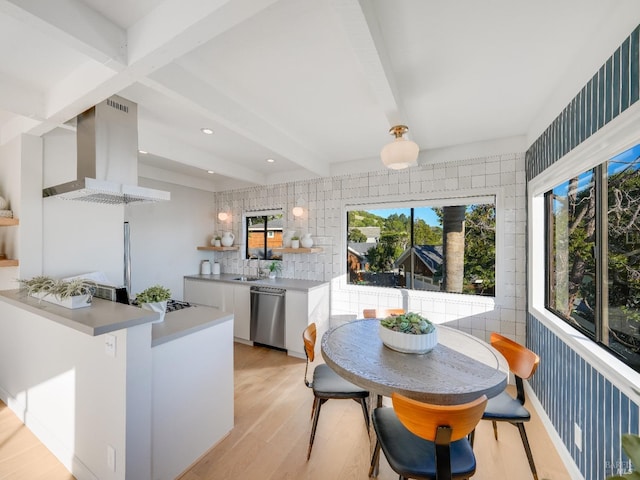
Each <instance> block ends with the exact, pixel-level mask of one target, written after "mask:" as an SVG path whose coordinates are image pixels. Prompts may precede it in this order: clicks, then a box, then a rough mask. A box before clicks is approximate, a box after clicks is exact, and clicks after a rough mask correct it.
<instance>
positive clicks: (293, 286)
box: [184, 273, 327, 292]
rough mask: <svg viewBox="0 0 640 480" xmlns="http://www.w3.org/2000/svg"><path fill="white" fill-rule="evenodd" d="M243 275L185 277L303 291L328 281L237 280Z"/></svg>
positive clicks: (289, 279) (186, 276)
mask: <svg viewBox="0 0 640 480" xmlns="http://www.w3.org/2000/svg"><path fill="white" fill-rule="evenodd" d="M242 276H243V275H242V274H240V273H221V274H219V275H213V274H211V275H202V274H199V273H198V274H194V275H185V277H184V278H188V279H190V280H205V281H210V282H224V283H234V284H236V285H249V286H254V285H256V286H264V287H275V288H284V289H286V290H300V291H303V292H308V291H310V290H313V289H314V288H318V287H321V286H323V285H326V284H327V282H316V281H313V280H297V279H295V278H280V277H278V278H273V279H272V278H261V279H260V280H254V281H251V282H248V281H241V280H237V279H238V278H240V277H242Z"/></svg>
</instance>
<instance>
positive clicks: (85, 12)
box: [0, 0, 127, 70]
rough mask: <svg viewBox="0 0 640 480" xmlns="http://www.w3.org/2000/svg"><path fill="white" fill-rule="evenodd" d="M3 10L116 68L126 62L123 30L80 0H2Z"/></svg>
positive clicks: (125, 44) (0, 2)
mask: <svg viewBox="0 0 640 480" xmlns="http://www.w3.org/2000/svg"><path fill="white" fill-rule="evenodd" d="M0 12H3V13H6V14H8V15H11V16H12V17H14V18H15V19H17V20H19V21H20V22H22V23H24V24H26V25H29V26H30V27H32V28H35V29H36V30H38V31H40V32H42V33H43V34H45V35H46V36H48V37H50V38H52V39H55V40H57V41H58V42H60V43H62V44H63V45H66V46H68V47H69V48H72V49H74V50H76V51H78V52H81V53H83V54H85V55H87V56H88V57H89V58H91V59H93V60H95V61H96V62H98V63H102V64H105V65H109V66H110V67H111V68H113V69H115V70H121V69H123V68H124V66H125V65H126V64H127V35H126V32H125V31H124V29H122V28H120V27H118V26H117V25H115V24H114V23H112V22H110V21H109V20H107V19H106V18H105V17H103V16H102V15H100V14H99V13H98V12H96V11H95V10H93V9H91V8H89V7H88V6H87V5H86V4H84V3H83V2H81V1H79V0H47V1H44V2H43V1H42V0H0Z"/></svg>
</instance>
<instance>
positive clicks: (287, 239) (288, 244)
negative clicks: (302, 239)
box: [282, 230, 296, 248]
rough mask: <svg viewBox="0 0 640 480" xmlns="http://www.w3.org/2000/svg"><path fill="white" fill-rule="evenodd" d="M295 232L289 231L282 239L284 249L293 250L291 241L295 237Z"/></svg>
mask: <svg viewBox="0 0 640 480" xmlns="http://www.w3.org/2000/svg"><path fill="white" fill-rule="evenodd" d="M295 234H296V232H295V230H287V231H286V232H285V233H284V236H283V237H282V246H283V247H284V248H291V239H292V238H293V237H294V236H295Z"/></svg>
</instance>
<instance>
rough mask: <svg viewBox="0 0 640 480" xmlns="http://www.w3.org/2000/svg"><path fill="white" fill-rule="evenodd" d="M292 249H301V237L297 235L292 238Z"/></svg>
mask: <svg viewBox="0 0 640 480" xmlns="http://www.w3.org/2000/svg"><path fill="white" fill-rule="evenodd" d="M291 248H300V237H298V236H297V235H296V236H293V237H291Z"/></svg>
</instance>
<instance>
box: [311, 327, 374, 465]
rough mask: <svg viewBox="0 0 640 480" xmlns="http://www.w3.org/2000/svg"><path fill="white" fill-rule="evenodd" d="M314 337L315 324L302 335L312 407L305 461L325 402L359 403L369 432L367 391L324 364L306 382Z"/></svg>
mask: <svg viewBox="0 0 640 480" xmlns="http://www.w3.org/2000/svg"><path fill="white" fill-rule="evenodd" d="M316 335H317V330H316V324H315V323H312V324H310V325H309V326H308V327H307V328H306V329H305V330H304V332H303V333H302V338H303V340H304V351H305V354H306V357H307V364H306V367H305V369H304V384H305V385H306V386H307V387H309V388H311V389H312V390H313V406H312V408H311V416H312V417H313V427H311V438H310V439H309V450H308V451H307V460H309V458H310V457H311V449H312V448H313V440H314V438H315V436H316V428H317V426H318V419H319V418H320V409H321V407H322V405H323V404H324V403H325V402H326V401H327V400H331V399H351V400H354V401H356V402H358V403H360V405H361V406H362V413H363V415H364V421H365V424H366V426H367V431H369V410H368V408H367V398H368V397H369V392H368V391H366V390H363V389H362V388H360V387H358V386H357V385H354V384H353V383H351V382H349V381H348V380H345V379H344V378H342V377H341V376H340V375H338V374H337V373H336V372H335V371H333V370H332V369H331V367H329V366H328V365H326V364H321V365H318V366H317V367H316V368H315V369H314V370H313V380H312V381H311V382H309V381H308V380H307V375H308V370H309V363H311V362H313V360H314V358H315V346H316Z"/></svg>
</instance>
